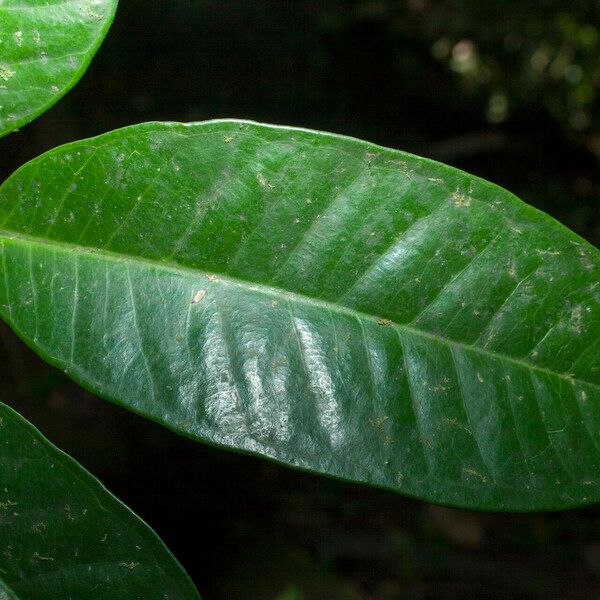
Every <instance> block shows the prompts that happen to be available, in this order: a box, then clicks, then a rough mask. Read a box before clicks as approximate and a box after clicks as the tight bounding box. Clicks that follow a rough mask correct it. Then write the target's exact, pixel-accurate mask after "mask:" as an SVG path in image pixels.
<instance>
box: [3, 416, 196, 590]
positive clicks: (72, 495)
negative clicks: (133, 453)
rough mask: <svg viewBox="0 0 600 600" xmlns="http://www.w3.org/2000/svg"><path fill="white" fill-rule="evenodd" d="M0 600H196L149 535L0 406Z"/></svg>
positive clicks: (79, 469) (189, 584)
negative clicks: (67, 599) (144, 599)
mask: <svg viewBox="0 0 600 600" xmlns="http://www.w3.org/2000/svg"><path fill="white" fill-rule="evenodd" d="M0 574H1V580H0V600H5V599H6V600H13V599H16V598H20V599H22V600H38V599H39V600H64V599H66V598H72V599H76V598H77V599H79V598H81V599H82V600H83V599H85V600H100V599H102V600H107V599H108V598H110V599H114V600H133V599H136V600H137V599H140V598H147V599H149V600H154V599H156V600H198V599H199V596H198V593H197V592H196V590H195V588H194V585H193V584H192V582H191V581H190V579H189V578H188V576H187V574H186V573H185V571H184V570H183V568H182V567H181V566H180V565H179V563H178V562H177V561H176V560H175V558H173V556H172V555H171V553H170V552H169V551H168V550H167V548H166V547H165V546H164V544H163V543H162V542H161V541H160V540H159V538H158V537H157V535H156V534H155V533H154V532H153V531H152V530H151V529H150V528H149V527H148V526H147V525H146V524H145V523H143V522H142V521H141V520H140V519H139V518H138V517H137V516H135V515H134V514H133V513H132V512H131V511H130V510H129V509H128V508H126V507H125V506H124V505H123V504H121V502H119V501H118V500H117V499H116V498H115V497H114V496H112V495H111V494H110V492H108V491H107V490H106V489H105V488H104V487H103V486H102V484H100V482H99V481H98V480H96V479H95V478H94V477H92V476H91V475H90V474H89V473H88V472H87V471H85V470H84V469H83V468H82V467H81V466H80V465H78V464H77V463H76V462H75V461H74V460H73V459H71V458H69V457H68V456H66V455H65V454H64V453H63V452H61V451H60V450H58V449H57V448H55V447H54V446H53V445H52V444H50V442H48V441H47V440H46V439H45V438H44V437H42V435H41V434H40V433H39V432H38V431H37V430H36V429H35V428H34V427H33V426H32V425H30V424H29V423H27V422H26V421H25V420H24V419H23V418H22V417H20V416H19V415H18V414H17V413H15V412H14V411H13V410H11V409H10V408H8V407H7V406H5V405H4V404H0Z"/></svg>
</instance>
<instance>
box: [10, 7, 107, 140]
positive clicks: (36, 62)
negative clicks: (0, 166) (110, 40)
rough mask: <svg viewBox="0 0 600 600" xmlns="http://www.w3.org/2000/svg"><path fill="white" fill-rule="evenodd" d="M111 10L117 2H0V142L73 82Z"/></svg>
mask: <svg viewBox="0 0 600 600" xmlns="http://www.w3.org/2000/svg"><path fill="white" fill-rule="evenodd" d="M116 8H117V0H0V137H2V136H3V135H6V134H7V133H9V132H11V131H13V130H15V129H17V128H18V127H21V126H22V125H25V124H26V123H29V122H30V121H32V120H33V119H35V118H36V117H37V116H38V115H40V114H41V113H43V112H44V111H45V110H47V109H48V108H50V107H51V106H52V105H53V104H54V103H55V102H57V101H58V100H59V99H60V98H61V97H62V96H64V94H66V93H67V92H68V91H69V90H70V89H71V88H72V87H73V86H74V85H75V84H76V83H77V82H78V81H79V79H80V78H81V76H82V75H83V73H84V72H85V70H86V69H87V67H88V65H89V64H90V61H91V60H92V57H93V56H94V54H95V53H96V50H97V49H98V47H99V46H100V44H101V43H102V40H103V39H104V36H105V35H106V32H107V31H108V28H109V27H110V24H111V23H112V20H113V18H114V15H115V11H116Z"/></svg>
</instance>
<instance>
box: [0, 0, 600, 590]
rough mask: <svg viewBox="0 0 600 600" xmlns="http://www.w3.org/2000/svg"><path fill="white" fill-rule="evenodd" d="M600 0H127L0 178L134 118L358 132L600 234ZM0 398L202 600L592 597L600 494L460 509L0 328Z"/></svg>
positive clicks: (14, 138) (598, 571)
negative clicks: (193, 413) (288, 458)
mask: <svg viewBox="0 0 600 600" xmlns="http://www.w3.org/2000/svg"><path fill="white" fill-rule="evenodd" d="M599 95H600V2H598V0H563V1H558V0H505V1H502V2H493V1H490V0H478V1H467V0H462V1H460V0H446V1H434V0H406V1H396V2H393V1H391V0H388V1H386V0H347V1H343V0H337V1H335V0H331V1H329V0H320V1H318V0H306V1H302V0H150V1H148V0H143V1H142V0H121V5H120V9H119V12H118V14H117V19H116V22H115V24H114V26H113V28H112V30H111V32H110V33H109V35H108V38H107V40H106V42H105V44H104V46H103V47H102V49H101V50H100V52H99V54H98V55H97V57H96V59H95V60H94V62H93V64H92V67H91V68H90V70H89V71H88V73H87V74H86V75H85V77H84V79H83V80H82V82H81V83H80V84H79V85H78V86H77V87H76V88H75V90H74V91H73V92H71V94H69V95H68V96H67V97H66V98H65V99H63V100H62V101H61V102H60V103H59V104H58V105H57V106H56V107H54V108H53V109H51V110H50V111H49V112H48V113H46V114H45V115H44V116H43V117H41V118H40V119H39V120H37V121H36V122H35V123H33V124H31V125H28V126H27V127H25V128H23V130H22V131H21V132H19V133H17V134H13V135H10V136H8V137H7V138H5V139H3V140H2V146H1V147H2V155H1V160H0V180H3V179H4V178H5V177H7V176H8V174H9V173H10V172H11V171H12V170H13V169H14V168H16V167H17V166H19V165H20V164H22V163H23V162H25V161H27V160H29V159H32V158H34V157H35V156H37V155H38V154H40V153H41V152H43V151H45V150H48V149H50V148H52V147H54V146H56V145H58V144H61V143H64V142H68V141H72V140H76V139H79V138H82V137H87V136H91V135H96V134H99V133H102V132H105V131H107V130H110V129H114V128H116V127H121V126H125V125H130V124H133V123H138V122H141V121H147V120H180V121H191V120H204V119H210V118H215V117H240V118H251V119H256V120H261V121H267V122H273V123H278V124H286V125H298V126H303V127H309V128H316V129H325V130H328V131H334V132H339V133H343V134H349V135H354V136H357V137H361V138H365V139H368V140H370V141H374V142H377V143H380V144H383V145H387V146H392V147H395V148H399V149H403V150H408V151H411V152H415V153H417V154H421V155H424V156H428V157H432V158H436V159H439V160H442V161H444V162H447V163H450V164H452V165H456V166H458V167H461V168H464V169H465V170H468V171H470V172H472V173H476V174H478V175H482V176H483V177H486V178H487V179H490V180H492V181H494V182H496V183H499V184H501V185H503V186H505V187H507V188H508V189H510V190H511V191H513V192H515V193H516V194H517V195H518V196H520V197H521V198H522V199H523V200H525V201H527V202H529V203H530V204H533V205H535V206H538V207H539V208H541V209H543V210H545V211H546V212H548V213H550V214H552V215H553V216H555V217H556V218H557V219H559V220H560V221H562V222H563V223H565V224H566V225H567V226H569V227H571V228H572V229H574V230H575V231H577V232H578V233H579V234H581V235H582V236H584V237H585V238H587V239H588V240H590V241H591V242H592V243H594V244H596V245H600V174H599V171H598V160H599V158H600V112H599V108H600V101H599ZM0 387H1V388H2V394H3V395H2V397H3V399H5V400H6V401H7V402H9V404H11V405H12V406H14V407H15V408H17V410H19V411H20V412H22V413H23V414H24V415H25V416H26V417H28V418H29V419H31V420H32V421H33V422H34V423H35V424H36V425H37V426H38V427H39V428H40V429H41V430H42V431H43V432H44V433H45V434H46V435H47V436H48V437H49V438H50V439H51V440H52V441H54V442H55V443H56V444H57V445H59V446H60V447H61V448H62V449H64V450H66V451H67V452H68V453H70V454H72V455H73V456H74V457H76V458H77V459H78V460H80V461H81V462H82V463H83V464H84V465H85V466H86V467H88V468H89V469H90V470H91V471H92V472H93V473H94V474H96V475H97V476H98V477H100V479H101V480H102V481H103V482H104V483H105V484H106V485H107V486H108V487H109V488H110V489H111V490H112V491H113V492H115V493H116V494H117V495H118V496H119V497H120V498H121V499H122V500H124V501H125V502H126V503H127V504H129V505H130V506H131V507H132V508H133V509H134V510H135V511H136V512H137V513H138V514H140V515H141V516H142V517H143V518H144V519H146V520H147V521H148V522H149V523H150V524H151V525H152V526H153V527H154V528H155V529H156V530H157V531H158V533H159V534H160V535H161V536H162V537H163V539H164V540H165V541H166V542H167V544H168V545H169V546H170V548H171V549H172V550H173V552H174V553H175V555H176V556H177V557H178V558H179V560H180V561H181V562H182V563H183V565H184V566H185V567H186V569H187V570H188V572H189V573H190V575H191V576H192V577H193V579H194V580H195V582H196V583H197V585H198V587H199V589H200V591H201V593H202V594H203V596H204V598H205V600H221V599H227V600H229V599H232V600H237V599H244V600H246V599H249V600H252V599H258V600H262V599H268V600H312V599H329V598H331V599H340V600H346V599H348V600H363V599H364V600H392V599H401V598H408V599H413V598H414V599H427V598H432V599H434V598H457V599H459V598H460V599H462V598H474V599H475V598H491V599H494V598H511V599H512V598H557V599H558V598H560V599H562V598H567V599H568V598H586V599H588V598H600V508H589V509H585V510H576V511H569V512H563V513H555V514H531V515H508V514H504V515H502V514H486V513H470V512H466V511H454V510H450V509H444V508H440V507H434V506H431V505H428V504H426V503H423V502H419V501H416V500H410V499H406V498H403V497H401V496H397V495H394V494H392V493H389V492H384V491H379V490H371V489H366V488H363V487H360V486H354V485H350V484H345V483H340V482H336V481H333V480H329V479H324V478H318V477H314V476H311V475H308V474H304V473H298V472H294V471H291V470H288V469H285V468H282V467H279V466H276V465H274V464H271V463H268V462H265V461H262V460H259V459H256V458H252V457H246V456H241V455H235V454H231V453H227V452H224V451H220V450H216V449H213V448H209V447H205V446H203V445H200V444H195V443H193V442H190V441H188V440H185V439H183V438H179V437H177V436H176V435H175V434H171V433H169V432H168V431H166V430H164V429H162V428H160V427H158V426H156V425H154V424H152V423H149V422H146V421H144V420H143V419H141V418H139V417H136V416H134V415H131V414H129V413H127V412H126V411H124V410H122V409H120V408H118V407H116V406H113V405H110V404H108V403H106V402H103V401H101V400H98V399H97V398H95V397H93V396H92V395H91V394H88V393H87V392H85V391H83V390H81V389H80V388H78V387H77V386H76V385H75V384H73V383H72V382H70V381H69V380H68V379H66V377H65V376H64V375H62V374H61V373H59V372H57V371H55V370H53V369H52V368H50V367H48V366H46V365H44V364H43V363H42V362H41V361H40V360H39V359H37V358H36V357H35V355H34V354H33V353H32V352H31V351H30V350H28V349H27V348H26V347H25V346H24V345H23V344H22V343H21V342H19V341H18V340H16V339H15V337H14V336H13V334H11V333H10V331H8V330H7V329H6V328H0Z"/></svg>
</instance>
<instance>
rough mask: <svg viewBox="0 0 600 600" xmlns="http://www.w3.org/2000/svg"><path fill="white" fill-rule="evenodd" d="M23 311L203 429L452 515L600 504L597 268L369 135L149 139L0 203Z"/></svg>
mask: <svg viewBox="0 0 600 600" xmlns="http://www.w3.org/2000/svg"><path fill="white" fill-rule="evenodd" d="M0 229H1V234H0V248H1V250H2V262H1V263H0V264H1V266H2V270H3V276H2V279H3V282H4V283H3V285H0V310H1V311H2V316H3V317H4V318H5V319H6V320H7V321H8V323H10V325H11V326H12V327H13V328H14V329H15V331H16V332H17V333H18V334H19V335H20V336H21V337H22V338H23V339H25V340H26V341H27V342H28V343H29V344H30V345H31V346H32V347H33V348H35V349H36V350H37V351H38V352H39V353H40V354H41V355H42V356H43V357H45V358H46V359H47V360H49V361H50V362H52V363H53V364H54V365H56V366H58V367H60V368H62V369H64V370H65V372H67V373H68V374H69V375H71V376H72V377H73V378H74V379H75V380H77V381H78V382H80V383H81V384H82V385H84V386H85V387H87V388H89V389H90V390H93V391H94V392H96V393H98V394H99V395H101V396H103V397H105V398H108V399H110V400H113V401H115V402H118V403H119V404H121V405H123V406H125V407H127V408H129V409H131V410H133V411H135V412H137V413H139V414H142V415H145V416H147V417H149V418H151V419H154V420H156V421H158V422H160V423H163V424H164V425H166V426H167V427H169V428H171V429H173V430H175V431H177V432H180V433H182V434H184V435H187V436H190V437H192V438H196V439H199V440H202V441H204V442H208V443H211V444H217V445H220V446H224V447H227V448H231V449H234V450H239V451H243V452H249V453H254V454H258V455H262V456H265V457H268V458H270V459H273V460H276V461H278V462H280V463H284V464H286V465H291V466H293V467H297V468H301V469H305V470H310V471H313V472H317V473H323V474H328V475H331V476H334V477H338V478H342V479H345V480H351V481H356V482H362V483H365V484H369V485H375V486H380V487H384V488H388V489H391V490H395V491H398V492H401V493H404V494H408V495H411V496H415V497H418V498H423V499H426V500H428V501H431V502H437V503H444V504H449V505H454V506H462V507H471V508H478V509H490V510H538V509H556V508H565V507H571V506H576V505H582V504H586V503H591V502H595V501H598V500H599V499H600V335H599V334H600V253H599V252H598V250H597V249H595V248H593V247H592V246H591V245H590V244H588V243H587V242H586V241H584V240H583V239H581V238H580V237H578V236H577V235H575V234H574V233H572V232H570V231H568V230H567V229H566V228H565V227H563V226H562V225H560V224H559V223H557V222H556V221H554V220H553V219H551V218H550V217H548V216H547V215H544V214H543V213H541V212H539V211H537V210H535V209H533V208H531V207H529V206H527V205H525V204H524V203H522V202H521V201H519V200H518V199H517V198H515V197H514V196H513V195H511V194H510V193H509V192H507V191H505V190H503V189H501V188H499V187H497V186H496V185H493V184H491V183H488V182H486V181H483V180H481V179H479V178H477V177H473V176H471V175H468V174H467V173H464V172H461V171H459V170H457V169H453V168H450V167H447V166H445V165H442V164H439V163H436V162H433V161H430V160H426V159H423V158H419V157H415V156H412V155H409V154H405V153H402V152H398V151H395V150H389V149H385V148H381V147H378V146H375V145H372V144H369V143H366V142H362V141H358V140H354V139H350V138H346V137H342V136H337V135H332V134H326V133H318V132H313V131H307V130H301V129H292V128H283V127H274V126H265V125H259V124H255V123H250V122H243V121H212V122H206V123H199V124H191V125H182V124H175V123H164V124H160V123H150V124H144V125H139V126H135V127H130V128H127V129H123V130H120V131H116V132H112V133H109V134H107V135H103V136H101V137H98V138H95V139H91V140H86V141H82V142H77V143H74V144H70V145H67V146H64V147H61V148H58V149H56V150H53V151H51V152H49V153H47V154H45V155H43V156H41V157H40V158H38V159H36V160H34V161H32V162H31V163H29V164H27V165H25V166H24V167H23V168H21V169H20V170H19V171H17V172H16V173H15V174H14V175H13V176H12V177H11V178H10V179H9V180H8V181H7V182H5V184H4V185H3V186H2V187H1V188H0Z"/></svg>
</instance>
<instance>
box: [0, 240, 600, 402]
mask: <svg viewBox="0 0 600 600" xmlns="http://www.w3.org/2000/svg"><path fill="white" fill-rule="evenodd" d="M5 241H8V242H11V241H17V242H24V243H25V244H37V245H38V246H42V247H47V248H62V249H66V250H71V251H75V252H79V253H80V254H89V255H91V256H102V257H103V258H105V259H107V260H113V261H115V262H123V261H131V262H134V263H137V264H140V265H145V266H147V267H152V268H157V267H160V268H163V269H166V270H170V271H175V272H179V273H183V274H189V275H194V276H198V275H200V276H203V277H205V278H209V277H218V281H220V282H223V283H225V284H227V285H231V286H236V287H241V288H243V289H249V290H252V291H259V292H261V293H263V294H266V295H269V296H272V297H275V298H280V299H284V300H286V301H290V300H292V301H296V302H298V303H303V304H306V305H310V306H315V307H318V308H322V309H326V310H329V311H330V312H332V313H339V314H344V315H347V316H351V317H354V318H356V319H358V320H360V319H364V320H367V321H371V322H374V323H378V322H379V321H380V320H381V319H382V318H383V316H382V315H372V314H370V313H366V312H363V311H360V310H356V309H354V308H350V307H348V306H344V305H340V304H335V303H334V302H331V301H329V300H322V299H320V298H314V297H312V296H307V295H305V294H300V293H298V292H293V291H290V290H286V289H282V288H277V287H273V286H269V285H266V284H263V283H256V282H252V281H247V280H245V279H240V278H238V277H232V276H231V275H226V274H223V273H219V272H215V271H206V270H204V269H200V268H198V267H188V266H184V265H180V264H178V263H173V262H166V261H160V260H156V259H151V258H146V257H143V256H138V255H132V254H123V253H121V252H115V251H112V250H106V249H105V248H94V247H90V246H84V245H82V244H74V243H71V242H62V241H57V240H51V239H48V238H42V237H38V236H31V235H26V234H22V233H20V232H15V231H10V230H6V229H0V242H2V243H4V242H5ZM378 324H379V323H378ZM384 326H385V327H393V328H395V329H397V330H399V331H403V332H406V333H409V334H411V335H415V336H420V337H423V338H426V339H429V340H433V341H436V342H438V343H440V344H445V345H446V346H449V347H452V346H453V347H456V348H460V349H463V350H468V351H471V352H475V353H477V354H480V355H483V356H485V357H487V358H492V359H493V358H495V359H497V360H500V361H505V362H509V363H512V364H514V365H517V366H519V367H522V368H525V369H528V370H531V371H535V372H538V373H544V374H546V375H550V376H552V377H558V378H559V379H562V380H564V381H566V382H568V383H571V384H580V385H585V386H589V387H590V388H592V389H594V390H596V391H598V392H600V384H597V383H593V382H591V381H586V380H584V379H579V378H577V377H572V376H570V375H568V374H565V373H558V372H556V371H552V370H551V369H548V368H546V367H541V366H539V365H533V364H530V363H528V362H525V361H524V360H521V359H519V358H514V357H512V356H508V355H507V354H503V353H495V352H490V351H489V350H485V349H483V348H480V347H479V346H473V345H471V344H466V343H464V342H459V341H456V340H453V339H451V338H447V337H443V336H440V335H436V334H434V333H430V332H428V331H424V330H422V329H417V328H416V327H413V326H412V325H408V324H404V323H396V322H395V321H392V320H390V319H387V318H386V324H385V325H384Z"/></svg>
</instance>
